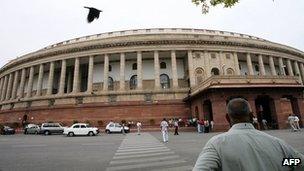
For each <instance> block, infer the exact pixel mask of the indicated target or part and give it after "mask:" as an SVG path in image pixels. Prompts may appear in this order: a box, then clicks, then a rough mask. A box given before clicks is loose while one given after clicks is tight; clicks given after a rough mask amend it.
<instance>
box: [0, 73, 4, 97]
mask: <svg viewBox="0 0 304 171" xmlns="http://www.w3.org/2000/svg"><path fill="white" fill-rule="evenodd" d="M3 84H4V77H2V78H0V100H1V96H2V90H3Z"/></svg>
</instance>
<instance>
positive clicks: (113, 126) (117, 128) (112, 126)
mask: <svg viewBox="0 0 304 171" xmlns="http://www.w3.org/2000/svg"><path fill="white" fill-rule="evenodd" d="M124 130H125V132H126V133H128V132H130V128H129V127H127V126H124ZM105 132H106V133H107V134H110V133H114V132H115V133H122V126H121V125H120V124H119V123H109V124H108V125H107V126H106V130H105Z"/></svg>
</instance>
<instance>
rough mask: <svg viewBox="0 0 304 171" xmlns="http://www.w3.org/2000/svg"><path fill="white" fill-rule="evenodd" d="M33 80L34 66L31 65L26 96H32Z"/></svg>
mask: <svg viewBox="0 0 304 171" xmlns="http://www.w3.org/2000/svg"><path fill="white" fill-rule="evenodd" d="M33 81H34V66H31V67H30V75H29V80H28V84H27V90H26V98H30V97H32V90H33Z"/></svg>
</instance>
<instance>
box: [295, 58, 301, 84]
mask: <svg viewBox="0 0 304 171" xmlns="http://www.w3.org/2000/svg"><path fill="white" fill-rule="evenodd" d="M293 64H294V68H295V75H296V76H297V77H299V81H300V82H301V83H303V81H302V77H301V74H300V69H299V65H298V62H297V61H294V63H293Z"/></svg>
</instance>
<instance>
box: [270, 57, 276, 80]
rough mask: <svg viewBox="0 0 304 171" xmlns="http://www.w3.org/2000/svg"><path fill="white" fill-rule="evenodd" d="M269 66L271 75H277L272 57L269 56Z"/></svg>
mask: <svg viewBox="0 0 304 171" xmlns="http://www.w3.org/2000/svg"><path fill="white" fill-rule="evenodd" d="M269 66H270V71H271V75H273V76H275V75H277V72H276V70H275V66H274V61H273V57H272V56H269Z"/></svg>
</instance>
